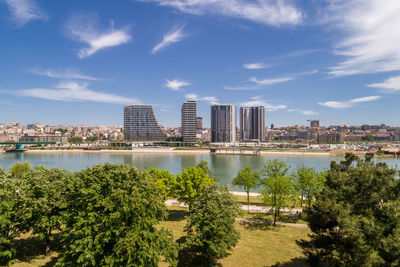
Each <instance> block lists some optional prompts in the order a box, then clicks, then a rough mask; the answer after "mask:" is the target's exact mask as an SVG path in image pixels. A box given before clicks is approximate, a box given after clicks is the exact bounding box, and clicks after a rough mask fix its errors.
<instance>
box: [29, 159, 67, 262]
mask: <svg viewBox="0 0 400 267" xmlns="http://www.w3.org/2000/svg"><path fill="white" fill-rule="evenodd" d="M23 179H24V180H25V184H26V186H25V190H24V192H23V193H24V195H25V197H26V199H27V205H28V206H29V208H30V210H31V218H30V220H29V224H30V227H31V228H32V230H33V233H34V234H38V235H39V237H40V238H41V239H44V240H45V242H46V249H45V255H47V256H48V255H50V252H51V250H50V241H51V240H52V232H53V231H55V230H59V231H61V227H62V225H63V223H64V220H63V212H64V211H65V210H66V206H67V204H66V185H67V183H68V182H69V181H70V180H71V174H70V173H69V172H68V171H66V170H61V169H46V168H44V167H37V168H35V169H34V170H33V171H31V172H29V173H27V174H26V175H25V176H24V177H23Z"/></svg>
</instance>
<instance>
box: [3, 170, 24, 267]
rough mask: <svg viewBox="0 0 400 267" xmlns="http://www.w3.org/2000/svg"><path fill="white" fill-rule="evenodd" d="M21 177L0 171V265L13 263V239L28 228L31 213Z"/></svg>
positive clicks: (14, 252)
mask: <svg viewBox="0 0 400 267" xmlns="http://www.w3.org/2000/svg"><path fill="white" fill-rule="evenodd" d="M22 182H23V180H22V179H16V178H14V177H12V176H11V175H10V174H5V172H4V170H2V169H1V171H0V265H9V264H11V263H13V261H14V258H15V254H16V250H15V247H14V246H13V242H12V241H13V239H14V238H16V237H18V236H19V235H20V234H21V233H23V232H26V231H28V230H29V227H28V225H29V224H28V218H30V216H31V213H30V211H29V209H27V207H26V199H25V197H24V191H25V187H24V184H23V183H22Z"/></svg>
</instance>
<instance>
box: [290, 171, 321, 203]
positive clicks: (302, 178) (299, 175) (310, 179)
mask: <svg viewBox="0 0 400 267" xmlns="http://www.w3.org/2000/svg"><path fill="white" fill-rule="evenodd" d="M325 176H326V173H325V172H317V171H315V169H314V168H307V167H305V166H301V167H300V168H298V169H297V171H296V172H295V173H293V177H292V178H293V180H294V187H295V189H296V191H297V193H299V194H300V206H301V207H303V201H304V199H305V200H306V201H307V208H310V207H311V202H312V201H313V199H314V197H315V195H316V194H317V193H318V192H320V191H321V190H322V188H323V187H324V184H325Z"/></svg>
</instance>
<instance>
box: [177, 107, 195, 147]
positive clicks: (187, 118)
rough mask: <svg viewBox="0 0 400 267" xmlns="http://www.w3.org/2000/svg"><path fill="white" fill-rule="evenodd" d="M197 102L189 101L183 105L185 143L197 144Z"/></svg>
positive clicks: (182, 117) (183, 135)
mask: <svg viewBox="0 0 400 267" xmlns="http://www.w3.org/2000/svg"><path fill="white" fill-rule="evenodd" d="M196 109H197V105H196V101H194V100H188V101H185V102H183V104H182V114H181V119H182V123H181V127H182V128H181V129H182V139H183V142H196V130H197V116H196Z"/></svg>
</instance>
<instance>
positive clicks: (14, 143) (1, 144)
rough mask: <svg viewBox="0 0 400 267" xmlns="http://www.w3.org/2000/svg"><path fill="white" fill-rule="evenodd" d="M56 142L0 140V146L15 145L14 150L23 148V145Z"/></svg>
mask: <svg viewBox="0 0 400 267" xmlns="http://www.w3.org/2000/svg"><path fill="white" fill-rule="evenodd" d="M55 144H56V142H33V141H32V142H31V141H22V142H0V146H15V149H16V150H22V149H24V146H25V145H37V146H43V145H55Z"/></svg>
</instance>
